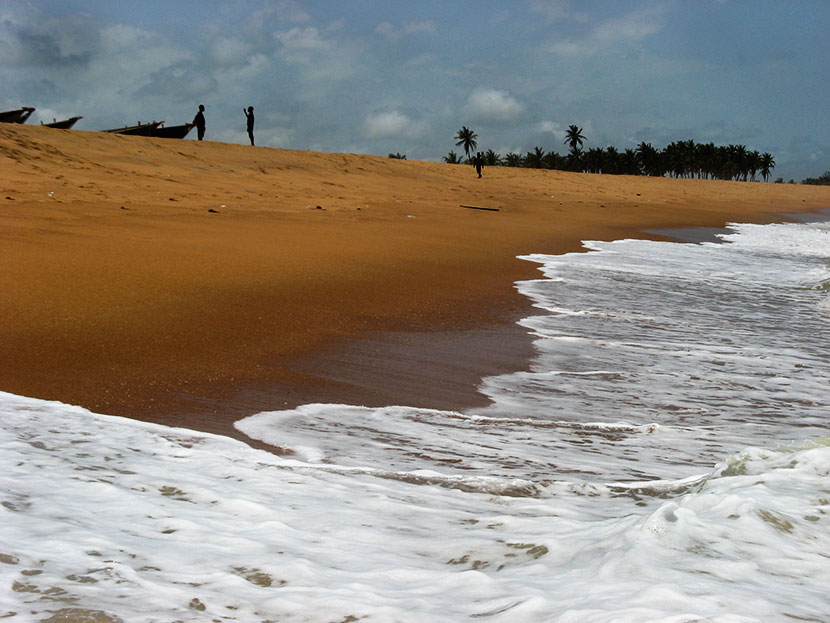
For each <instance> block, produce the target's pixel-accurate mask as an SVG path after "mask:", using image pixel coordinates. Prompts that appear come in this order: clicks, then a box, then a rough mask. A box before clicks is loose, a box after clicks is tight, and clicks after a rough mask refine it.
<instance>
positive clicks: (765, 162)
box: [761, 152, 775, 182]
mask: <svg viewBox="0 0 830 623" xmlns="http://www.w3.org/2000/svg"><path fill="white" fill-rule="evenodd" d="M774 168H775V160H773V159H772V154H771V153H769V152H764V153H763V154H762V155H761V177H763V178H764V181H765V182H766V181H767V179H768V178H769V174H770V171H771V170H772V169H774Z"/></svg>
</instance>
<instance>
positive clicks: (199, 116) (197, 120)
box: [193, 104, 205, 141]
mask: <svg viewBox="0 0 830 623" xmlns="http://www.w3.org/2000/svg"><path fill="white" fill-rule="evenodd" d="M193 125H195V126H196V131H197V132H198V134H199V140H200V141H201V140H202V139H203V138H205V105H204V104H199V112H197V113H196V116H195V117H193Z"/></svg>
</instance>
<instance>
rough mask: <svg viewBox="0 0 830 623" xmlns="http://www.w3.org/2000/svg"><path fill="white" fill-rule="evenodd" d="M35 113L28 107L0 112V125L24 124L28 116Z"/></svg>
mask: <svg viewBox="0 0 830 623" xmlns="http://www.w3.org/2000/svg"><path fill="white" fill-rule="evenodd" d="M33 112H35V109H34V108H31V107H30V106H23V107H22V108H18V109H17V110H6V111H4V112H0V123H26V120H27V119H28V118H29V116H30V115H31V114H32V113H33Z"/></svg>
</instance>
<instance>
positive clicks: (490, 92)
mask: <svg viewBox="0 0 830 623" xmlns="http://www.w3.org/2000/svg"><path fill="white" fill-rule="evenodd" d="M462 112H463V113H464V114H465V115H466V116H468V117H469V118H470V119H471V120H472V121H482V122H492V123H506V122H510V121H515V120H517V119H518V118H519V117H520V116H521V114H522V113H523V112H524V106H523V105H522V104H520V103H519V101H518V100H517V99H516V98H515V97H513V96H512V95H510V94H509V93H508V92H507V91H501V90H499V89H485V88H481V87H479V88H476V89H475V90H473V92H472V93H471V94H470V97H469V98H467V103H466V104H465V105H464V107H463V109H462Z"/></svg>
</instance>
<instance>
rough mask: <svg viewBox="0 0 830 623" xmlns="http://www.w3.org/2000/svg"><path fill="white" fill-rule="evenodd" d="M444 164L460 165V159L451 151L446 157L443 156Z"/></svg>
mask: <svg viewBox="0 0 830 623" xmlns="http://www.w3.org/2000/svg"><path fill="white" fill-rule="evenodd" d="M444 162H446V163H447V164H461V158H459V157H458V154H457V153H455V152H454V151H451V152H450V153H448V154H447V155H446V156H444Z"/></svg>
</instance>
